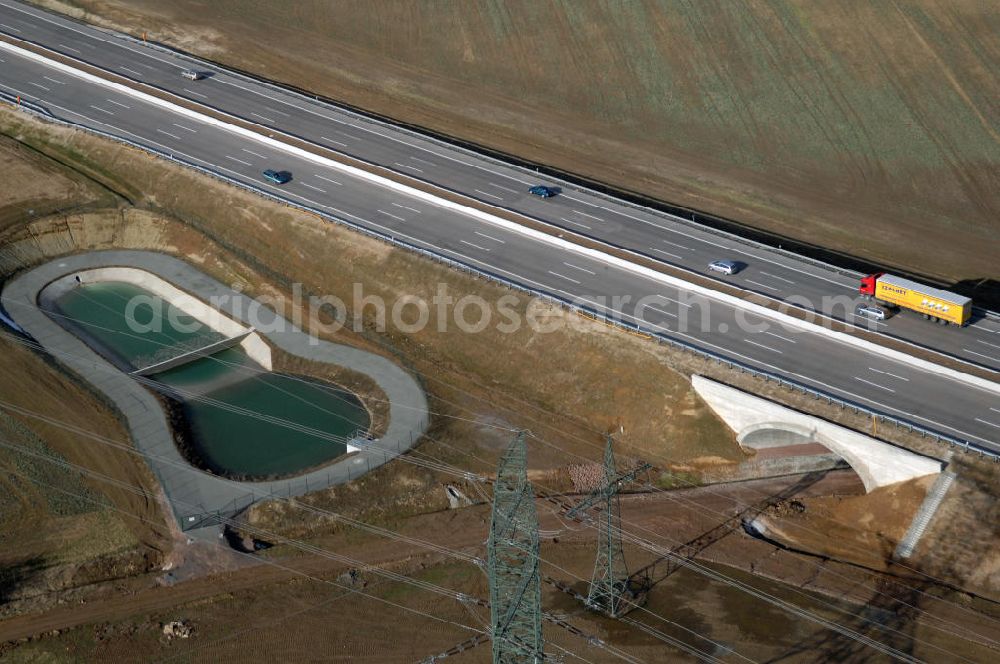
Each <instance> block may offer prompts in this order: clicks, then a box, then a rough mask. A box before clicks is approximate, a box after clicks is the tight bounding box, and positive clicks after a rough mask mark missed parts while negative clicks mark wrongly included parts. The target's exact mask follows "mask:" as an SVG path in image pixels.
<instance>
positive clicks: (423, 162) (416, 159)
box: [354, 138, 437, 166]
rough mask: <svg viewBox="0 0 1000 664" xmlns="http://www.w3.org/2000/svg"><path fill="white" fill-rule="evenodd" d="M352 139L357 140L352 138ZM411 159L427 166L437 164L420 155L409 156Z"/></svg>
mask: <svg viewBox="0 0 1000 664" xmlns="http://www.w3.org/2000/svg"><path fill="white" fill-rule="evenodd" d="M354 140H358V139H357V138H354ZM410 159H412V160H413V161H419V162H420V163H421V164H427V165H428V166H437V164H435V163H434V162H433V161H427V160H426V159H421V158H420V157H410Z"/></svg>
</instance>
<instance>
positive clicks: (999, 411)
mask: <svg viewBox="0 0 1000 664" xmlns="http://www.w3.org/2000/svg"><path fill="white" fill-rule="evenodd" d="M990 410H992V411H993V412H994V413H1000V408H994V407H993V406H990Z"/></svg>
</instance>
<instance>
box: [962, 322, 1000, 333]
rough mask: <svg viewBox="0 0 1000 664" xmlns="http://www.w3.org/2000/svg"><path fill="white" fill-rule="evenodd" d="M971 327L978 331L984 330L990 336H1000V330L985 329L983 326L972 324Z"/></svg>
mask: <svg viewBox="0 0 1000 664" xmlns="http://www.w3.org/2000/svg"><path fill="white" fill-rule="evenodd" d="M969 327H974V328H976V329H977V330H982V331H984V332H989V333H990V334H1000V330H991V329H990V328H988V327H983V326H982V325H977V324H972V325H969Z"/></svg>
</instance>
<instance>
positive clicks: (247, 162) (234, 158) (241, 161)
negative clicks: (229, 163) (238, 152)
mask: <svg viewBox="0 0 1000 664" xmlns="http://www.w3.org/2000/svg"><path fill="white" fill-rule="evenodd" d="M226 159H232V160H233V161H235V162H239V163H241V164H243V165H244V166H253V164H251V163H250V162H249V161H243V160H242V159H237V158H236V157H231V156H229V155H228V154H227V155H226Z"/></svg>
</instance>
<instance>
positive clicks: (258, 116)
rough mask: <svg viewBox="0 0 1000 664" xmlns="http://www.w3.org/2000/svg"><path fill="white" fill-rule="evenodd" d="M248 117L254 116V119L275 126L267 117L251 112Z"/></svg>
mask: <svg viewBox="0 0 1000 664" xmlns="http://www.w3.org/2000/svg"><path fill="white" fill-rule="evenodd" d="M250 115H252V116H254V117H255V118H260V119H261V120H263V121H264V122H270V123H271V124H276V123H275V121H274V120H272V119H271V118H269V117H267V116H264V115H261V114H260V113H254V112H253V111H251V112H250Z"/></svg>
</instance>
